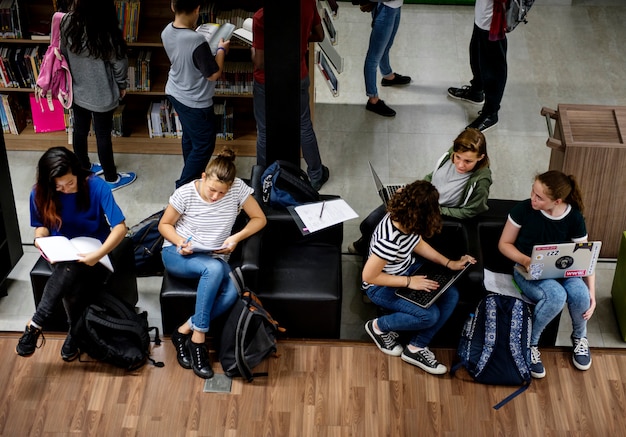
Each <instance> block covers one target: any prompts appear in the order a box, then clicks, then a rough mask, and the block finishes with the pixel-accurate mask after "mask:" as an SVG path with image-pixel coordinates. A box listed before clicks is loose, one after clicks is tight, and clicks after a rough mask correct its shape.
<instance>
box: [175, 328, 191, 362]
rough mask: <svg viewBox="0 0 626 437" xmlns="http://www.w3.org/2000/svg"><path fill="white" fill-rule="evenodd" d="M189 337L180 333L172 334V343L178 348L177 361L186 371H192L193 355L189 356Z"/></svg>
mask: <svg viewBox="0 0 626 437" xmlns="http://www.w3.org/2000/svg"><path fill="white" fill-rule="evenodd" d="M189 337H190V335H189V334H181V333H180V332H178V331H175V332H174V333H173V334H172V343H174V347H175V348H176V359H177V360H178V364H180V366H181V367H183V368H184V369H191V355H189V348H188V347H187V341H188V340H189Z"/></svg>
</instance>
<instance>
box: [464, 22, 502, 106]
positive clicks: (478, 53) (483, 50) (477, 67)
mask: <svg viewBox="0 0 626 437" xmlns="http://www.w3.org/2000/svg"><path fill="white" fill-rule="evenodd" d="M506 52H507V40H506V38H504V39H501V40H499V41H489V31H488V30H483V29H481V28H480V27H478V26H476V25H475V24H474V31H473V33H472V39H471V40H470V47H469V58H470V67H471V69H472V75H473V78H472V80H471V81H470V84H471V86H472V89H473V90H478V91H484V92H485V104H484V105H483V109H482V112H483V113H485V114H493V113H497V112H498V111H499V110H500V102H502V96H503V95H504V87H505V86H506V78H507V62H506Z"/></svg>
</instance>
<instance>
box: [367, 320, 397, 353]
mask: <svg viewBox="0 0 626 437" xmlns="http://www.w3.org/2000/svg"><path fill="white" fill-rule="evenodd" d="M365 332H367V334H368V335H369V336H370V337H371V338H372V340H373V341H374V344H375V345H376V347H377V348H378V349H379V350H380V351H381V352H382V353H384V354H385V355H390V356H392V357H399V356H400V355H402V350H400V351H399V352H394V351H392V350H389V349H385V348H384V347H380V345H379V344H378V342H377V341H376V336H375V335H374V333H373V332H372V331H370V329H369V324H368V323H366V324H365Z"/></svg>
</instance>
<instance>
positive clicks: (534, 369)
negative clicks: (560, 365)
mask: <svg viewBox="0 0 626 437" xmlns="http://www.w3.org/2000/svg"><path fill="white" fill-rule="evenodd" d="M530 376H532V377H533V378H543V377H544V376H546V369H545V368H544V367H543V363H542V362H541V352H539V348H538V347H537V346H531V347H530Z"/></svg>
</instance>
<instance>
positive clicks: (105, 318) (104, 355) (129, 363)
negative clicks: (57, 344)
mask: <svg viewBox="0 0 626 437" xmlns="http://www.w3.org/2000/svg"><path fill="white" fill-rule="evenodd" d="M152 330H154V331H155V338H154V344H155V345H157V346H158V345H159V344H161V339H160V337H159V328H157V327H148V313H147V312H146V311H144V312H142V313H139V314H138V313H137V312H136V311H135V309H134V308H133V307H131V306H130V305H129V304H127V303H126V302H124V301H122V300H120V299H118V298H117V297H115V296H113V295H112V294H110V293H100V294H99V295H98V296H97V298H96V300H95V301H94V302H92V303H91V304H90V305H89V306H87V308H86V309H85V311H84V312H83V314H82V315H81V317H80V318H79V319H78V321H77V322H76V323H74V324H73V326H72V329H71V334H72V338H73V339H74V341H76V345H77V346H78V349H79V350H80V352H81V353H83V352H84V353H87V354H88V355H89V356H90V357H91V358H93V359H95V360H98V361H104V362H106V363H109V364H113V365H114V366H117V367H120V368H122V369H126V370H136V369H138V368H140V367H141V366H143V365H144V364H145V363H146V361H147V360H150V361H151V362H152V363H153V364H154V365H155V366H157V367H163V363H162V362H156V361H154V360H153V359H152V358H150V335H149V332H150V331H152Z"/></svg>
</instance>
